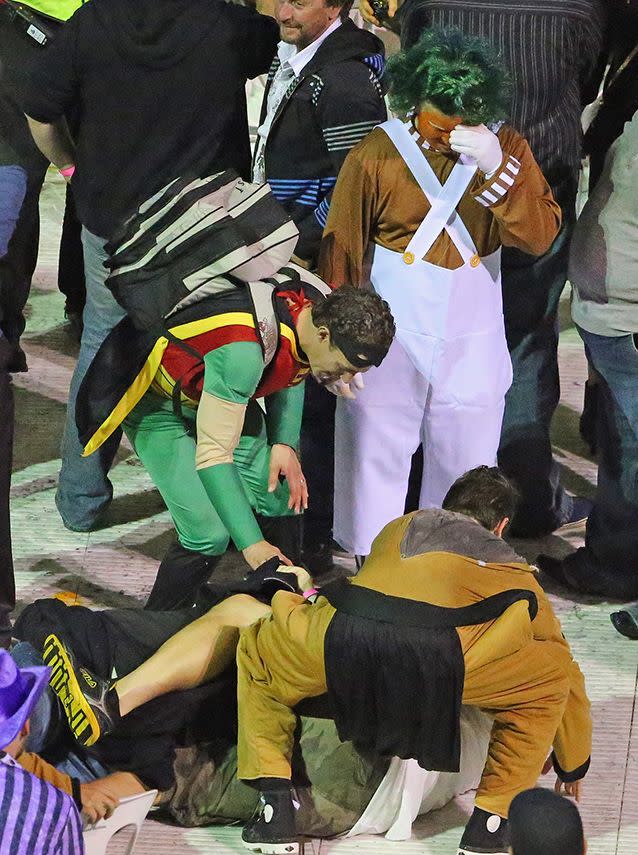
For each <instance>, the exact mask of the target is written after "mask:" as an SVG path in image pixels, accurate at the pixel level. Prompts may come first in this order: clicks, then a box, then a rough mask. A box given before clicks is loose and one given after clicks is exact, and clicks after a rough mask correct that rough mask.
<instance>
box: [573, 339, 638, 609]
mask: <svg viewBox="0 0 638 855" xmlns="http://www.w3.org/2000/svg"><path fill="white" fill-rule="evenodd" d="M578 332H579V333H580V336H581V338H582V340H583V342H584V343H585V351H586V353H587V359H588V360H589V363H590V365H592V366H593V368H595V370H596V371H597V372H598V374H599V375H600V378H601V380H600V385H599V387H598V388H599V396H600V404H599V407H598V422H597V424H596V430H597V437H598V487H597V490H596V498H595V500H594V508H593V510H592V512H591V514H590V515H589V519H588V520H587V530H586V535H585V546H584V547H581V548H580V549H578V550H576V552H574V553H573V554H572V555H569V556H568V557H567V558H566V559H565V561H564V562H563V570H564V573H565V576H566V578H567V580H568V581H569V582H570V584H573V587H574V588H576V589H577V590H581V591H585V592H588V593H592V594H601V595H605V596H608V597H613V598H619V599H630V598H633V597H637V596H638V349H637V345H638V335H622V336H602V335H595V334H594V333H590V332H587V330H584V329H581V328H580V327H579V328H578Z"/></svg>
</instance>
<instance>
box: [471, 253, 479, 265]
mask: <svg viewBox="0 0 638 855" xmlns="http://www.w3.org/2000/svg"><path fill="white" fill-rule="evenodd" d="M480 263H481V256H480V255H473V256H472V258H470V267H478V266H479V264H480Z"/></svg>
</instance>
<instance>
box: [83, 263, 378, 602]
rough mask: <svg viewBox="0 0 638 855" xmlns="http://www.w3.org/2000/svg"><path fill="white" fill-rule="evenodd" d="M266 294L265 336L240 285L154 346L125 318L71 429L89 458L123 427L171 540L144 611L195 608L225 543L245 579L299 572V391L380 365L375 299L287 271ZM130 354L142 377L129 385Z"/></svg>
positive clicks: (189, 311) (93, 371) (189, 310)
mask: <svg viewBox="0 0 638 855" xmlns="http://www.w3.org/2000/svg"><path fill="white" fill-rule="evenodd" d="M260 263H262V264H263V263H264V262H263V259H261V260H260ZM269 282H270V284H268V285H266V286H265V288H266V291H267V301H268V303H269V311H270V312H271V313H272V314H273V319H274V321H275V322H274V323H273V329H272V331H270V332H269V331H267V330H266V331H265V330H264V324H263V323H262V322H261V321H259V319H258V317H257V315H256V311H255V306H254V301H253V297H252V296H251V292H250V289H249V287H248V286H247V285H245V284H241V283H240V284H239V285H238V286H237V287H233V286H230V288H229V290H226V291H224V292H222V293H217V294H214V295H213V296H210V297H205V298H204V299H203V300H201V301H200V302H197V303H195V304H194V305H191V306H188V307H186V308H184V309H181V310H180V311H178V312H176V313H174V314H173V315H171V318H170V324H169V325H168V329H167V332H166V335H164V336H160V337H159V338H155V337H154V338H153V343H152V344H151V346H150V347H149V346H148V342H149V336H148V335H144V334H142V333H139V332H138V331H137V330H136V329H135V328H134V326H133V324H132V323H131V321H130V319H129V318H125V319H124V320H123V321H121V322H120V324H119V325H118V326H117V327H116V328H115V329H114V331H113V332H112V333H111V335H110V336H109V338H108V339H107V340H106V342H105V344H104V345H103V347H102V349H101V350H100V352H99V353H98V355H97V356H96V359H95V360H94V362H93V363H92V365H91V367H90V368H89V371H88V372H87V375H86V379H85V381H84V383H83V385H82V387H81V390H80V393H79V397H78V405H77V409H76V417H77V421H78V429H79V435H80V437H81V439H82V440H83V442H84V446H85V454H90V453H93V452H95V451H96V450H97V449H99V447H100V445H101V443H102V442H104V440H105V439H106V438H107V437H108V436H109V435H110V434H111V433H112V431H113V430H115V429H116V428H117V426H118V425H119V424H121V423H123V427H124V430H125V432H126V434H127V436H128V437H129V439H130V441H131V443H132V445H133V447H134V449H135V451H136V453H137V454H138V456H139V458H140V460H141V461H142V463H143V464H144V466H145V467H146V469H147V470H148V472H149V474H150V476H151V478H152V480H153V482H154V483H155V485H156V486H157V488H158V489H159V491H160V493H161V494H162V497H163V499H164V501H165V502H166V505H167V507H168V509H169V511H170V513H171V516H172V518H173V521H174V524H175V528H176V530H177V534H178V538H179V541H178V543H177V544H175V545H174V546H173V547H172V548H171V549H170V550H169V553H168V554H167V555H166V556H165V558H164V560H163V561H162V564H161V565H160V569H159V572H158V576H157V579H156V581H155V585H154V587H153V590H152V591H151V594H150V597H149V600H148V602H147V608H152V609H155V610H163V609H172V608H178V607H182V606H189V605H192V603H193V601H194V598H195V594H196V592H197V590H198V588H199V587H200V585H201V584H203V583H205V582H206V581H207V579H208V577H209V576H210V574H211V573H212V570H213V568H214V566H215V564H216V563H217V561H218V560H219V557H220V556H221V555H222V554H223V553H224V552H225V551H226V548H227V546H228V543H229V540H230V539H232V540H233V542H234V544H235V546H236V547H237V549H238V550H241V551H242V553H243V555H244V558H245V559H246V561H247V562H248V564H249V565H250V567H251V568H252V569H256V568H258V567H259V566H260V565H263V564H264V563H265V562H267V561H269V560H270V559H273V558H278V559H279V560H281V561H282V562H283V563H292V561H293V560H296V561H298V560H299V559H298V557H297V555H296V550H297V546H296V541H297V537H296V534H295V529H296V530H298V525H295V518H296V520H297V521H298V519H299V517H298V515H299V514H300V513H301V511H302V510H303V508H304V507H305V506H306V504H307V500H308V491H307V489H306V484H305V479H304V477H303V473H302V470H301V466H300V464H299V460H298V458H297V453H296V447H297V444H298V441H299V431H300V425H301V414H302V407H303V399H304V395H303V381H304V380H305V378H306V377H307V376H308V375H309V374H312V375H313V378H314V380H316V381H317V382H319V383H321V384H329V383H333V382H335V381H336V380H338V379H339V378H344V377H345V378H346V379H349V378H351V377H352V375H353V374H354V373H355V372H358V371H365V370H366V369H367V368H368V367H369V366H370V365H378V364H380V362H381V360H382V359H383V358H384V356H385V354H386V353H387V350H388V348H389V346H390V343H391V341H392V337H393V335H394V322H393V320H392V315H391V314H390V311H389V309H388V306H387V304H386V303H385V302H384V301H383V300H382V299H381V298H380V297H378V296H377V295H376V294H372V293H369V292H368V293H366V292H363V291H359V290H358V289H354V288H346V289H342V290H340V291H339V292H330V290H329V289H328V288H327V287H326V286H325V284H324V283H323V282H322V281H321V280H320V279H319V278H318V277H316V276H314V275H313V274H312V273H309V272H307V271H305V270H302V269H301V268H297V267H296V266H295V265H292V266H290V267H283V268H281V270H280V271H279V272H278V273H276V274H275V276H274V277H272V279H271V280H269ZM262 284H264V283H262ZM252 285H254V283H252V284H251V287H252ZM269 337H272V338H273V339H274V341H269V342H266V341H265V339H267V338H269ZM266 346H269V347H270V349H271V350H272V351H273V353H272V358H271V359H270V361H269V362H268V364H265V357H264V353H265V347H266ZM136 351H139V353H141V358H140V359H139V366H141V367H139V366H138V367H139V371H138V372H137V374H136V375H132V376H131V374H130V364H131V363H132V362H134V361H135V358H136ZM123 363H127V365H125V366H124V368H122V367H121V366H122V364H123ZM118 371H119V372H121V373H122V376H126V377H127V379H126V380H125V382H124V383H123V384H122V383H121V382H120V378H118V376H117V374H118ZM127 372H128V374H127ZM105 386H106V387H107V391H108V392H109V394H103V392H102V390H103V389H104V387H105ZM114 390H115V395H113V391H114ZM118 390H120V391H123V394H121V396H120V391H118ZM118 396H119V397H118ZM257 399H263V400H264V409H263V411H262V409H261V407H260V406H259V405H258V404H257ZM105 400H106V401H107V404H105ZM256 514H257V515H259V517H260V518H261V520H262V522H263V524H264V527H267V526H268V524H270V525H271V529H272V524H273V521H274V522H275V524H279V525H278V527H279V534H278V535H277V533H275V534H273V535H272V538H273V540H274V539H277V540H278V542H279V546H275V545H273V544H271V543H270V542H268V541H267V540H266V539H265V537H264V534H262V529H261V527H260V525H259V523H258V521H257V519H256ZM291 517H292V519H291ZM287 523H290V525H287ZM282 529H283V534H282ZM291 531H292V534H291ZM280 547H281V548H280ZM289 553H290V554H289Z"/></svg>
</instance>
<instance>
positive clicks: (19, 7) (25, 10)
mask: <svg viewBox="0 0 638 855" xmlns="http://www.w3.org/2000/svg"><path fill="white" fill-rule="evenodd" d="M0 11H3V13H4V14H5V15H8V16H9V20H10V21H12V22H13V23H14V24H15V25H16V26H17V27H18V28H19V29H20V30H22V31H23V32H25V33H26V34H27V36H29V38H31V39H33V41H34V42H36V43H37V44H39V45H40V46H41V47H45V46H46V45H48V44H49V42H51V41H53V39H54V38H55V36H56V35H57V32H58V30H59V29H60V27H61V26H62V21H56V20H55V18H49V17H48V16H47V15H39V14H38V13H37V12H34V10H33V9H31V8H30V7H29V6H24V5H23V4H22V3H16V2H15V0H2V1H1V2H0Z"/></svg>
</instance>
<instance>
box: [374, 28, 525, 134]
mask: <svg viewBox="0 0 638 855" xmlns="http://www.w3.org/2000/svg"><path fill="white" fill-rule="evenodd" d="M387 67H388V74H389V76H390V106H391V107H392V109H393V110H394V112H395V113H397V114H400V115H405V114H407V113H409V112H410V111H411V110H413V109H417V110H418V109H419V108H420V107H421V106H422V105H423V104H425V103H430V104H433V105H434V106H435V107H437V109H439V110H440V111H441V112H442V113H445V115H446V116H462V117H463V119H464V121H465V122H466V123H467V124H468V125H481V124H489V123H491V122H496V121H499V120H501V119H505V118H506V117H507V115H508V112H509V105H510V93H511V83H510V78H509V75H508V73H507V70H506V68H505V66H504V65H503V62H502V60H501V59H500V57H499V54H498V53H497V51H496V50H495V49H494V48H493V47H492V46H491V45H490V44H489V43H488V42H486V41H484V40H483V39H480V38H478V37H476V36H468V35H465V34H464V33H463V32H461V30H459V29H457V28H455V27H450V28H446V29H441V28H437V27H433V28H431V29H428V30H426V31H425V32H424V33H423V35H422V36H421V37H420V38H419V40H418V41H417V42H416V43H415V44H414V45H412V47H410V48H407V49H406V50H402V51H401V52H400V53H397V54H395V55H394V56H393V57H391V58H390V59H389V60H388V66H387Z"/></svg>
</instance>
